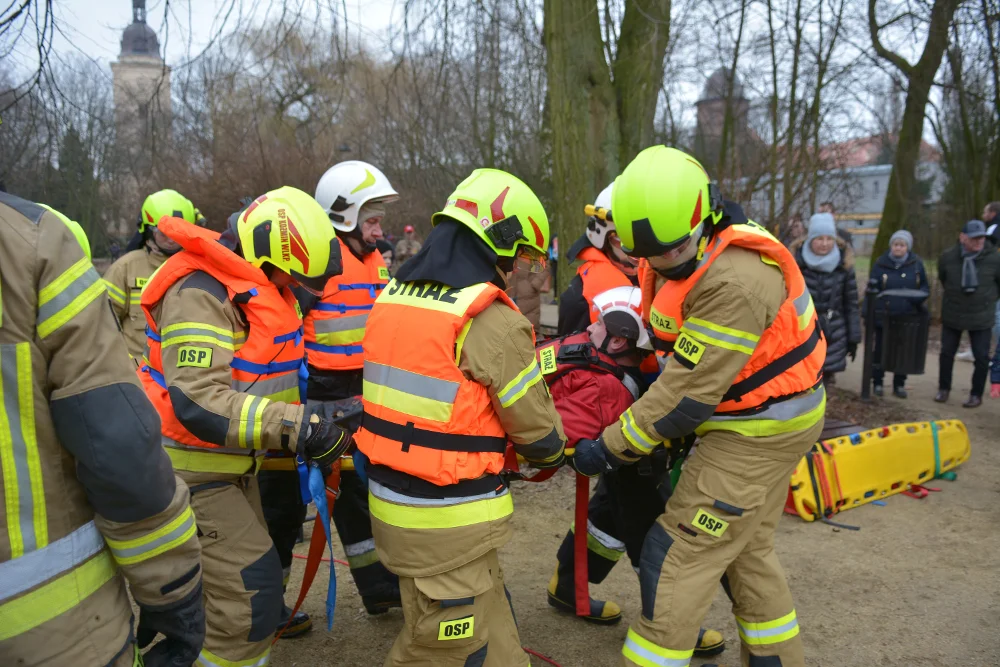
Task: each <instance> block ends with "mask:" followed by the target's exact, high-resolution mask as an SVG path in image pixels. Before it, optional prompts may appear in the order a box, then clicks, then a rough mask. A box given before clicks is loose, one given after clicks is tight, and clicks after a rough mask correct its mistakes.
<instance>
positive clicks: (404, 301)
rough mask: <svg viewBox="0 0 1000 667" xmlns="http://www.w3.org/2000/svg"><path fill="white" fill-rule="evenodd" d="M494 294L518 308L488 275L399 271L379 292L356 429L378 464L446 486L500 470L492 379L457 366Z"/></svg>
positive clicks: (501, 438) (502, 441) (501, 436)
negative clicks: (449, 277) (409, 277)
mask: <svg viewBox="0 0 1000 667" xmlns="http://www.w3.org/2000/svg"><path fill="white" fill-rule="evenodd" d="M496 299H500V300H502V301H503V302H504V303H506V304H507V305H509V306H510V307H511V308H516V307H515V306H514V304H513V303H512V302H511V301H510V298H509V297H508V296H507V295H506V294H504V293H503V292H502V291H501V290H500V289H498V288H497V287H496V286H494V285H491V284H485V283H484V284H478V285H472V286H470V287H466V288H462V289H455V288H452V287H448V286H447V285H442V284H440V283H426V282H419V283H399V282H396V281H392V282H390V283H389V285H388V287H386V289H385V290H384V291H383V292H382V294H381V295H380V296H379V298H378V299H376V301H375V305H374V307H373V308H372V311H371V314H370V315H369V317H368V324H369V326H368V329H367V334H366V336H365V341H364V348H365V352H364V397H363V404H364V410H365V413H364V419H363V423H362V428H361V429H360V430H359V431H358V433H357V434H356V435H355V437H354V439H355V442H357V444H358V448H359V449H360V450H361V451H362V452H364V453H365V454H366V455H367V456H368V458H369V459H370V460H371V462H372V463H373V464H375V465H384V466H387V467H389V468H392V469H393V470H396V471H399V472H402V473H405V474H407V475H412V476H414V477H418V478H420V479H422V480H425V481H427V482H430V483H432V484H436V485H438V486H446V485H450V484H456V483H458V482H460V481H462V480H472V479H477V478H479V477H481V476H483V475H484V474H494V475H495V474H497V473H499V472H500V470H501V469H502V467H503V452H504V448H505V446H506V435H505V433H504V429H503V426H502V425H501V423H500V419H499V417H498V416H497V414H496V411H495V410H494V408H493V404H492V402H491V400H490V396H489V393H488V392H487V390H486V388H485V387H484V386H483V385H480V384H478V383H477V382H475V381H473V380H470V379H468V378H466V377H465V375H464V374H463V373H462V371H461V370H460V369H459V367H458V360H459V357H460V355H461V348H462V342H463V340H464V337H465V334H466V333H467V331H468V326H469V324H470V321H471V319H472V318H473V317H474V316H475V315H477V314H478V313H480V312H482V311H483V309H485V308H486V307H487V306H489V305H490V304H491V303H493V301H494V300H496ZM533 367H534V368H535V369H536V372H537V366H534V365H533ZM524 380H525V381H527V380H528V378H524ZM516 390H517V387H513V388H512V389H511V390H510V391H511V392H515V393H516ZM512 395H513V394H512ZM501 400H503V397H501Z"/></svg>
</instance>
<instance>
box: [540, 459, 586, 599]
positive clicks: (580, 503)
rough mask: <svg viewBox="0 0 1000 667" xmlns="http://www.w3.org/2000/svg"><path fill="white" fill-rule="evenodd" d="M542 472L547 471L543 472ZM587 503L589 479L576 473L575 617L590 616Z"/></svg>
mask: <svg viewBox="0 0 1000 667" xmlns="http://www.w3.org/2000/svg"><path fill="white" fill-rule="evenodd" d="M542 472H543V473H544V472H548V471H546V470H543V471H542ZM540 474H541V473H539V475H540ZM535 477H538V475H535ZM550 477H551V475H550ZM532 480H534V478H532ZM589 501H590V478H589V477H584V476H583V475H581V474H579V473H577V475H576V516H575V521H576V530H574V531H573V583H574V588H575V589H576V615H577V616H590V588H589V587H588V581H587V580H588V572H587V503H588V502H589Z"/></svg>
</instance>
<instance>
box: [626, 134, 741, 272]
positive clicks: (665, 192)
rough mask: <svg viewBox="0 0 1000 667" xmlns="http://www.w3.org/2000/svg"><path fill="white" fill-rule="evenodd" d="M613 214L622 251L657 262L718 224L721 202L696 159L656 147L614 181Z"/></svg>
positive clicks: (638, 158)
mask: <svg viewBox="0 0 1000 667" xmlns="http://www.w3.org/2000/svg"><path fill="white" fill-rule="evenodd" d="M611 210H612V211H614V215H615V228H616V231H617V232H618V238H619V239H621V243H622V250H624V251H625V252H626V253H628V254H629V255H632V256H633V257H652V256H654V255H662V254H664V253H667V252H669V251H671V250H673V249H675V248H677V247H678V246H680V245H682V244H683V243H684V242H686V241H687V240H688V239H689V238H691V237H692V236H695V237H698V236H700V235H701V234H703V233H704V232H705V231H707V229H706V227H708V226H710V225H712V224H715V223H717V222H719V220H720V219H721V218H722V196H721V195H720V194H719V190H718V188H717V187H716V186H715V184H714V183H712V182H711V181H710V180H709V177H708V173H707V172H706V171H705V168H704V167H702V166H701V163H699V162H698V161H697V160H695V159H694V158H693V157H691V156H690V155H688V154H687V153H684V152H682V151H679V150H677V149H676V148H668V147H666V146H651V147H650V148H647V149H646V150H644V151H642V152H641V153H639V154H638V155H637V156H636V157H635V159H634V160H632V162H631V163H630V164H629V165H628V167H626V168H625V171H624V172H622V175H621V176H619V177H618V178H617V179H615V184H614V189H613V191H612V194H611ZM695 240H697V238H696V239H695Z"/></svg>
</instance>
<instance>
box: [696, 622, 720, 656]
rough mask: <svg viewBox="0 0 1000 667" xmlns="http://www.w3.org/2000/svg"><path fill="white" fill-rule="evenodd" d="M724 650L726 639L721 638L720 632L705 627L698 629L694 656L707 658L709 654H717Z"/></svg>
mask: <svg viewBox="0 0 1000 667" xmlns="http://www.w3.org/2000/svg"><path fill="white" fill-rule="evenodd" d="M725 650H726V640H725V639H723V638H722V633H721V632H719V631H718V630H708V629H706V628H702V629H701V630H699V631H698V643H697V644H696V645H695V647H694V654H695V655H696V656H698V657H699V658H707V657H708V656H710V655H719V654H720V653H722V652H723V651H725Z"/></svg>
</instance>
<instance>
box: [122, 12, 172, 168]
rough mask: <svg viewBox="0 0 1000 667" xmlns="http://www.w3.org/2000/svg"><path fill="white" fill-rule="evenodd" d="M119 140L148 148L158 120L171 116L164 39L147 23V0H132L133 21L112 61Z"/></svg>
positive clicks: (140, 147)
mask: <svg viewBox="0 0 1000 667" xmlns="http://www.w3.org/2000/svg"><path fill="white" fill-rule="evenodd" d="M111 73H112V80H113V87H114V102H115V124H116V126H117V130H118V137H119V143H120V144H122V145H129V146H132V147H134V148H135V149H144V148H147V147H148V145H149V142H150V139H151V135H152V132H153V130H154V129H155V127H156V125H157V123H166V122H167V120H168V119H169V117H170V68H169V67H167V65H166V64H165V63H164V62H163V58H162V57H160V41H159V39H157V37H156V33H155V32H154V31H153V29H152V28H150V27H149V25H148V24H147V23H146V2H145V0H132V24H131V25H129V26H128V27H127V28H125V31H124V32H123V33H122V41H121V52H120V53H119V55H118V60H117V61H115V62H113V63H111Z"/></svg>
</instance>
